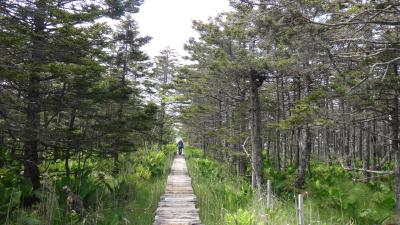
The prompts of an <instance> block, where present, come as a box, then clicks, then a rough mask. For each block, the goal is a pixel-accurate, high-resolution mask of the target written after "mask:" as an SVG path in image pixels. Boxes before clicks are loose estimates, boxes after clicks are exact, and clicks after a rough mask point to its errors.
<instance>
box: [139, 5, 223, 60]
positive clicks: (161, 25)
mask: <svg viewBox="0 0 400 225" xmlns="http://www.w3.org/2000/svg"><path fill="white" fill-rule="evenodd" d="M229 9H230V8H229V1H228V0H168V1H167V0H145V3H144V4H143V5H142V6H141V7H140V12H139V13H138V14H137V15H135V18H136V20H137V22H138V24H139V27H140V28H139V29H140V33H141V34H142V35H149V36H151V37H153V39H152V40H151V42H150V43H149V44H147V45H146V46H144V47H143V48H142V49H143V50H144V51H145V52H147V54H148V55H149V56H151V57H154V56H155V55H158V54H159V51H160V50H161V49H164V48H165V47H167V46H169V47H171V48H173V49H175V50H176V52H177V53H178V54H179V55H183V54H184V50H183V44H184V43H186V42H187V40H188V39H189V37H195V36H197V34H196V32H195V31H194V30H193V29H192V20H207V19H208V18H209V17H214V16H216V15H217V14H218V13H220V12H224V11H228V10H229Z"/></svg>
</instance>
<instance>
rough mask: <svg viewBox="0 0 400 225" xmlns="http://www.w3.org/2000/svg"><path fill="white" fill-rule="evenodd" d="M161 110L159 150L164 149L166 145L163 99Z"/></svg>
mask: <svg viewBox="0 0 400 225" xmlns="http://www.w3.org/2000/svg"><path fill="white" fill-rule="evenodd" d="M161 101H162V102H161V110H160V132H159V136H158V150H162V147H163V145H164V118H165V102H164V100H161Z"/></svg>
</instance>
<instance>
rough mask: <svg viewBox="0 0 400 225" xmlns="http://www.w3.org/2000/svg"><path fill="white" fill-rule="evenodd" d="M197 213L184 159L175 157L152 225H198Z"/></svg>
mask: <svg viewBox="0 0 400 225" xmlns="http://www.w3.org/2000/svg"><path fill="white" fill-rule="evenodd" d="M198 211H199V210H198V209H197V208H196V195H195V194H194V193H193V188H192V184H191V178H190V177H189V173H188V170H187V166H186V160H185V157H184V156H181V155H177V156H176V157H175V159H174V162H173V164H172V168H171V174H170V175H169V176H168V180H167V186H166V188H165V193H164V195H163V196H162V197H161V201H160V202H159V204H158V208H157V211H156V217H155V221H154V225H200V224H201V221H200V217H199V213H198Z"/></svg>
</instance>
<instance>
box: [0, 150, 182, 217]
mask: <svg viewBox="0 0 400 225" xmlns="http://www.w3.org/2000/svg"><path fill="white" fill-rule="evenodd" d="M164 149H165V150H164V151H156V150H145V149H141V150H140V151H138V152H135V153H130V154H126V155H123V156H122V157H121V164H120V165H121V170H120V173H119V174H118V175H115V174H113V173H111V172H110V171H112V168H113V163H112V162H110V161H109V160H101V159H98V160H93V159H89V160H87V161H86V162H85V167H84V168H82V166H80V167H79V163H78V162H77V161H75V160H71V172H72V174H76V176H70V177H65V176H64V174H63V173H61V175H60V172H59V171H60V170H62V169H63V163H61V162H58V163H53V164H50V165H49V166H48V171H47V172H46V173H44V175H46V176H48V179H47V180H45V182H44V185H43V188H42V189H39V190H36V191H32V187H31V185H30V183H29V182H24V181H23V180H18V179H19V178H18V177H15V176H13V172H12V171H9V170H7V169H4V168H2V169H1V170H0V177H1V180H0V181H1V182H0V193H1V195H0V223H4V222H5V220H6V218H8V222H9V223H10V222H11V224H21V225H22V224H27V225H29V224H34V225H35V224H49V225H50V224H52V225H58V224H59V225H62V224H65V222H66V221H68V223H70V224H81V223H82V220H81V217H80V215H79V214H77V213H76V212H74V211H73V212H67V211H66V208H65V206H66V196H65V193H64V192H63V190H62V188H63V187H64V186H68V187H70V188H71V190H72V191H73V192H74V193H76V194H78V195H79V196H80V197H81V198H82V200H83V202H84V205H85V206H86V210H87V211H88V216H87V218H86V224H100V225H111V224H115V225H117V224H121V223H126V222H127V221H128V222H129V223H130V224H137V225H142V224H151V223H152V220H153V218H154V211H155V209H156V207H157V203H158V201H159V197H160V195H161V194H162V193H163V190H164V185H165V179H166V176H167V174H168V169H169V167H170V164H171V159H172V156H173V155H174V152H175V147H174V146H172V145H170V146H167V147H165V148H164ZM30 196H36V197H37V198H38V199H39V202H38V203H37V204H35V205H33V206H32V207H30V208H22V207H21V206H22V205H21V203H22V200H23V198H26V197H30ZM132 212H134V215H132Z"/></svg>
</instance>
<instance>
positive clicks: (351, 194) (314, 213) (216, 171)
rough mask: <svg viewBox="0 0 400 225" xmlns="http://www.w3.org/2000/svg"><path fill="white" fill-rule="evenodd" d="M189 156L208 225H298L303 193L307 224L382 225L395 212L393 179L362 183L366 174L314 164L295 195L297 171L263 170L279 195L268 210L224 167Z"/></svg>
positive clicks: (263, 196) (188, 152)
mask: <svg viewBox="0 0 400 225" xmlns="http://www.w3.org/2000/svg"><path fill="white" fill-rule="evenodd" d="M185 152H186V155H187V158H188V164H189V172H190V174H191V177H192V179H193V187H194V190H195V193H196V195H197V198H198V204H199V208H200V216H201V219H202V222H203V223H204V224H206V225H214V224H215V225H217V224H225V225H252V224H257V225H259V224H271V225H272V224H273V225H281V224H282V225H283V224H285V225H286V224H297V215H296V198H295V196H296V195H297V194H299V193H302V194H303V196H304V219H305V223H306V224H321V225H325V224H326V225H328V224H329V225H334V224H335V225H336V224H346V225H347V224H360V225H367V224H371V225H372V224H382V223H383V221H385V220H387V218H389V217H391V216H392V215H393V214H394V212H395V199H394V197H395V195H394V192H393V187H394V186H393V184H392V183H391V182H393V181H392V180H393V179H392V178H391V177H379V179H374V181H373V182H372V181H371V182H360V179H361V178H362V174H358V173H353V172H349V171H345V170H344V169H342V167H341V166H340V165H332V166H329V165H327V164H324V163H317V162H313V164H312V173H311V174H308V177H307V185H306V187H305V188H304V189H302V190H296V189H295V188H294V187H293V182H294V179H295V175H296V170H295V169H294V168H288V169H287V170H286V171H284V172H275V171H274V170H272V169H271V168H270V167H269V165H265V170H264V177H266V178H268V179H270V180H272V186H273V190H274V193H275V194H274V197H273V198H272V201H271V202H272V203H271V205H272V209H268V208H267V205H266V194H265V192H264V193H262V194H261V195H259V197H256V194H255V193H254V192H253V191H252V189H251V187H250V185H249V182H248V181H247V180H245V179H243V178H240V177H237V176H236V175H233V174H229V172H228V171H229V170H228V168H227V167H226V165H224V164H221V163H219V162H217V161H215V160H212V159H210V158H206V157H203V155H202V152H201V151H200V150H199V149H196V148H190V147H188V148H186V149H185ZM264 183H266V182H264Z"/></svg>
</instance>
